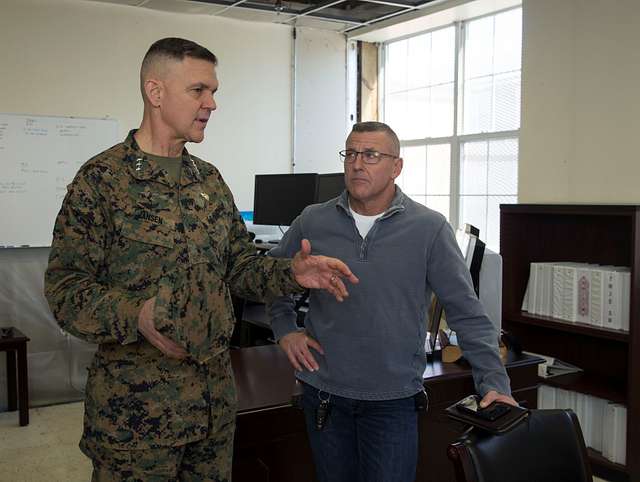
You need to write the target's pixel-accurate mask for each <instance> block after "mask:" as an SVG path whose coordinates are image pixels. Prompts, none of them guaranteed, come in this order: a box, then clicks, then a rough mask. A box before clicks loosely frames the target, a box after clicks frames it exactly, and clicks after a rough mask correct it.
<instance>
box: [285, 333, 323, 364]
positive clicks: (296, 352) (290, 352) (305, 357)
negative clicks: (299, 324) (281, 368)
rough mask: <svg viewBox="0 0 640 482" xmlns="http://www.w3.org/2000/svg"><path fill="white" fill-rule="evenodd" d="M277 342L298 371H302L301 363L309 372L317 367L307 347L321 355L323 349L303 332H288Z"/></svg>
mask: <svg viewBox="0 0 640 482" xmlns="http://www.w3.org/2000/svg"><path fill="white" fill-rule="evenodd" d="M278 344H279V345H280V348H282V349H283V350H284V352H285V353H286V354H287V357H289V361H290V362H291V364H292V365H293V367H294V368H295V369H296V370H298V371H299V372H301V371H302V366H303V365H304V367H305V368H306V369H307V370H309V371H310V372H314V371H316V370H317V369H318V368H319V366H318V363H317V362H316V359H315V358H314V357H313V355H312V354H311V351H310V350H309V348H310V347H311V348H313V349H314V350H316V351H317V352H318V353H321V354H323V355H324V350H323V349H322V347H321V346H320V343H318V342H317V341H316V340H314V339H313V338H311V337H310V336H308V335H307V334H306V333H305V332H303V331H295V332H293V333H289V334H288V335H285V336H283V337H282V338H280V341H279V342H278Z"/></svg>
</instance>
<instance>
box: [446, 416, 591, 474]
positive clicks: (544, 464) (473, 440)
mask: <svg viewBox="0 0 640 482" xmlns="http://www.w3.org/2000/svg"><path fill="white" fill-rule="evenodd" d="M447 455H448V457H449V459H450V460H451V461H452V462H453V465H454V470H455V473H456V480H457V481H458V482H593V476H592V474H591V466H590V464H589V457H588V455H587V449H586V447H585V444H584V438H583V436H582V430H581V429H580V424H579V423H578V418H577V417H576V414H575V413H573V411H571V410H531V413H530V414H529V416H528V417H527V418H526V419H525V420H524V421H523V422H522V423H520V424H518V425H517V426H515V427H514V428H513V429H511V430H510V431H508V432H506V433H503V434H500V435H493V434H490V433H488V432H484V431H480V430H478V429H473V430H471V431H469V432H467V434H465V435H463V436H462V437H461V438H459V439H458V440H457V441H456V442H454V443H452V444H451V445H449V447H448V448H447Z"/></svg>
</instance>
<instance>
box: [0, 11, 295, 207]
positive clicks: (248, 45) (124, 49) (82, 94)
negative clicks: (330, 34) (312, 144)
mask: <svg viewBox="0 0 640 482" xmlns="http://www.w3.org/2000/svg"><path fill="white" fill-rule="evenodd" d="M166 36H180V37H185V38H189V39H192V40H194V41H196V42H198V43H201V44H202V45H204V46H206V47H208V48H209V49H210V50H211V51H213V52H214V53H215V54H216V55H217V56H218V58H219V61H220V63H219V68H218V76H219V79H220V90H219V94H218V99H217V100H218V111H216V112H215V113H214V115H213V117H212V120H211V121H210V123H209V127H208V128H207V133H206V140H205V142H204V143H202V144H201V145H197V146H196V145H190V146H188V148H189V149H190V150H191V151H192V152H193V153H194V154H196V155H199V156H202V157H204V158H205V159H208V160H210V161H211V162H213V163H214V164H215V165H216V166H217V167H218V168H219V169H220V170H221V171H222V174H223V176H224V177H225V179H226V181H227V182H228V183H229V185H230V186H231V189H232V191H233V192H234V194H235V197H236V202H237V204H238V207H239V208H240V209H243V210H245V209H252V207H253V204H252V202H253V201H252V200H253V175H254V173H255V172H257V171H262V172H289V169H290V158H291V154H290V153H291V135H290V131H291V94H290V92H291V69H290V59H291V29H290V27H287V26H283V25H275V24H265V23H252V22H242V21H237V20H229V19H220V18H215V17H211V16H204V15H188V14H178V13H167V12H158V11H153V10H149V9H144V8H133V7H128V6H119V5H110V4H104V3H94V2H82V1H77V0H55V1H51V0H3V1H2V3H1V4H0V59H2V65H3V68H2V89H0V111H1V112H13V113H29V114H49V115H72V116H83V117H105V116H109V117H114V118H116V119H118V121H119V122H120V129H121V131H122V132H121V135H122V137H123V138H124V136H125V135H126V132H127V131H128V130H129V129H132V128H135V127H138V125H139V123H140V119H141V116H142V102H141V99H140V94H139V90H138V72H139V66H140V62H141V60H142V57H143V55H144V53H145V52H146V50H147V49H148V47H149V45H150V44H151V43H152V42H153V41H155V40H157V39H159V38H162V37H166Z"/></svg>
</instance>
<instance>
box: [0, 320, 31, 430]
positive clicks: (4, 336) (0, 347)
mask: <svg viewBox="0 0 640 482" xmlns="http://www.w3.org/2000/svg"><path fill="white" fill-rule="evenodd" d="M28 341H29V338H27V336H26V335H25V334H24V333H22V332H21V331H20V330H18V329H17V328H12V327H11V328H0V351H6V352H7V398H8V403H9V411H10V412H13V411H15V410H17V409H18V407H19V409H20V426H21V427H24V426H25V425H29V375H28V373H29V371H28V367H27V342H28ZM16 355H17V362H18V363H17V368H18V370H17V373H18V379H17V382H18V383H17V387H16Z"/></svg>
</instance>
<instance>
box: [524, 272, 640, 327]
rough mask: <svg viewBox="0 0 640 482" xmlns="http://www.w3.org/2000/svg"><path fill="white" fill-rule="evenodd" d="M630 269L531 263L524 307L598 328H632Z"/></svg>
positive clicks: (529, 310)
mask: <svg viewBox="0 0 640 482" xmlns="http://www.w3.org/2000/svg"><path fill="white" fill-rule="evenodd" d="M630 295H631V273H630V269H629V268H627V267H622V266H600V265H596V264H585V263H571V262H554V263H531V266H530V270H529V283H528V284H527V290H526V292H525V295H524V300H523V301H522V310H523V311H528V312H529V313H532V314H537V315H543V316H552V317H554V318H558V319H560V320H565V321H571V322H576V323H585V324H588V325H592V326H595V327H604V328H611V329H614V330H623V331H629V307H630Z"/></svg>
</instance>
